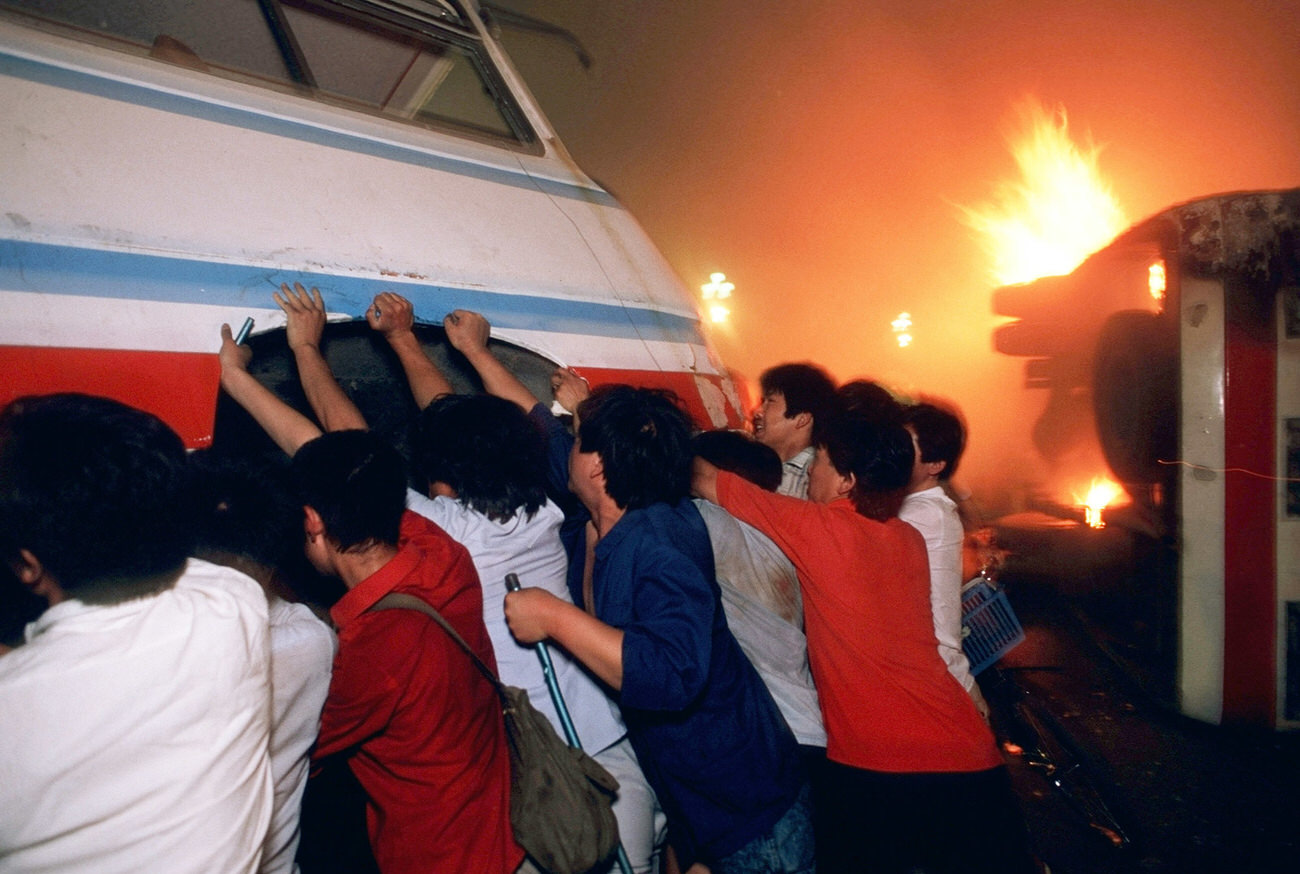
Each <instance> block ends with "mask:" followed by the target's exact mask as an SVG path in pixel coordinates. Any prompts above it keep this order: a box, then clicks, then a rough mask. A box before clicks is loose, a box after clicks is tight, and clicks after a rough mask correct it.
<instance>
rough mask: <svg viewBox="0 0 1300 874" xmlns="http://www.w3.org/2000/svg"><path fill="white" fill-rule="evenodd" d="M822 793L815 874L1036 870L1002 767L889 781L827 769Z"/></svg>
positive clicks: (876, 774) (1021, 873)
mask: <svg viewBox="0 0 1300 874" xmlns="http://www.w3.org/2000/svg"><path fill="white" fill-rule="evenodd" d="M820 788H821V792H820V793H819V795H820V797H819V798H818V799H817V800H818V802H819V806H818V810H817V821H818V824H819V825H820V826H821V827H822V831H821V833H819V834H818V842H817V849H818V853H819V855H818V859H817V870H818V871H819V872H820V874H862V872H872V874H876V872H880V874H894V872H909V871H912V870H914V869H917V868H920V869H922V870H924V871H926V872H927V874H947V872H953V874H972V872H985V874H1032V872H1034V871H1035V870H1036V866H1035V864H1034V862H1033V858H1032V856H1031V855H1030V853H1029V846H1028V839H1027V835H1026V833H1025V826H1024V820H1023V818H1022V817H1021V814H1020V808H1019V805H1018V804H1017V801H1016V796H1015V793H1014V792H1013V791H1012V789H1011V779H1010V776H1009V775H1008V773H1007V769H1006V768H1004V767H998V768H993V769H991V770H988V771H975V772H972V773H904V774H895V773H885V772H881V771H867V770H864V769H861V768H851V767H849V766H847V765H842V764H839V763H837V762H831V761H828V762H827V763H826V765H825V767H824V769H823V771H822V780H821V787H820Z"/></svg>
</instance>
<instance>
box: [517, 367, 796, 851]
mask: <svg viewBox="0 0 1300 874" xmlns="http://www.w3.org/2000/svg"><path fill="white" fill-rule="evenodd" d="M577 422H578V427H577V439H576V441H575V443H574V446H573V450H572V452H571V454H570V456H569V486H570V488H571V490H572V491H573V493H574V494H576V495H577V496H578V498H579V500H581V502H582V504H583V505H584V506H585V507H586V509H587V510H588V511H589V512H590V514H591V519H592V523H593V525H594V526H595V529H596V533H597V535H598V537H599V539H598V541H597V543H596V546H595V554H594V564H593V568H592V595H593V597H592V603H591V604H590V607H591V609H592V610H593V611H594V615H591V614H588V613H586V612H584V611H583V610H582V609H581V608H578V607H575V606H574V605H573V604H570V603H567V602H565V601H563V600H561V599H559V598H556V597H554V596H553V595H551V594H549V593H547V592H544V591H542V590H539V589H523V590H521V591H519V592H515V593H512V594H510V595H508V596H507V597H506V619H507V621H508V622H509V624H510V628H511V631H512V632H513V633H514V634H515V636H516V637H517V638H518V639H519V640H520V641H521V642H524V643H535V642H537V641H539V640H546V639H550V640H553V641H554V642H555V643H557V644H559V645H560V646H563V647H564V648H565V649H567V650H568V651H569V652H570V653H572V654H573V655H574V656H575V657H576V658H578V659H579V660H580V661H582V662H583V663H584V664H585V665H586V666H587V667H588V668H589V669H590V670H591V671H592V672H593V673H594V674H595V675H596V676H597V677H599V678H600V679H601V680H603V681H604V682H605V683H606V684H608V685H609V686H610V687H611V688H612V689H615V690H617V691H618V692H619V696H620V704H621V706H622V709H623V716H624V719H625V720H626V722H627V726H628V732H629V736H630V737H631V739H632V744H633V746H634V748H635V749H636V753H637V757H638V758H639V759H640V760H641V765H642V768H643V769H644V770H645V773H646V776H647V777H648V778H649V780H650V782H651V784H652V785H653V786H654V788H655V791H656V793H657V794H658V795H659V799H660V802H661V803H662V804H663V807H664V810H665V811H666V812H667V814H668V825H669V841H670V843H671V844H672V845H673V847H674V849H675V850H676V853H677V858H678V862H679V864H680V866H681V868H682V869H683V870H685V869H686V868H688V867H690V866H691V865H692V864H694V863H695V862H697V861H699V862H703V863H704V864H706V865H708V867H709V868H710V869H711V870H712V871H713V872H714V874H739V872H745V874H749V872H754V874H759V872H764V874H766V872H772V874H778V872H779V874H796V872H798V874H803V872H812V871H813V870H814V869H815V861H814V852H813V835H812V824H811V809H810V801H809V792H808V787H807V778H806V776H805V773H804V771H803V767H802V764H801V761H800V757H799V750H798V744H797V742H796V741H795V738H794V735H793V734H792V733H791V731H790V729H789V727H788V726H787V725H786V723H785V720H784V719H783V718H782V716H781V713H780V711H779V710H778V709H777V707H776V704H775V703H774V702H773V701H772V697H771V695H770V694H769V693H768V691H767V689H766V687H765V686H764V685H763V681H762V680H761V679H760V678H759V675H758V673H757V672H756V671H755V670H754V668H753V666H752V665H751V664H750V663H749V661H748V660H747V659H746V658H745V656H744V654H743V652H742V651H741V649H740V646H739V644H737V643H736V640H735V638H734V637H732V635H731V632H730V631H729V630H728V629H727V623H726V619H725V618H724V614H723V611H722V604H721V594H720V590H719V588H718V584H717V581H716V579H715V577H714V568H713V552H712V547H711V545H710V542H709V535H708V530H707V529H706V528H705V526H704V521H703V519H702V518H701V517H700V514H699V512H698V511H697V510H696V509H695V506H694V505H693V504H692V502H691V500H690V498H689V494H688V493H689V488H690V479H691V459H692V452H691V444H690V437H691V422H690V419H689V418H688V417H687V416H686V414H685V413H684V412H682V410H681V409H680V408H679V407H678V406H677V405H676V403H674V399H673V398H672V397H671V395H669V394H667V393H665V392H660V391H656V390H652V389H642V388H633V387H631V386H624V385H616V386H602V387H600V388H597V389H595V390H593V391H592V393H591V395H590V396H589V397H588V398H587V399H586V400H585V401H583V402H582V404H581V405H579V407H578V410H577Z"/></svg>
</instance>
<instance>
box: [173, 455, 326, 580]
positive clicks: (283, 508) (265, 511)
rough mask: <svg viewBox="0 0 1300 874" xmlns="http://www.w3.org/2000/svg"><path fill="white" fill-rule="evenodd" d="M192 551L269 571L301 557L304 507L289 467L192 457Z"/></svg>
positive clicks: (238, 459)
mask: <svg viewBox="0 0 1300 874" xmlns="http://www.w3.org/2000/svg"><path fill="white" fill-rule="evenodd" d="M189 482H190V488H189V491H190V500H191V502H192V506H193V508H194V522H195V540H194V549H195V553H196V554H197V555H199V556H200V557H207V556H208V555H221V554H225V555H231V556H241V557H243V558H246V559H248V560H250V561H253V562H256V563H257V564H259V565H262V566H263V567H265V568H266V569H267V570H269V571H273V570H276V569H279V568H282V567H285V566H287V565H291V564H296V561H295V557H296V556H299V555H301V554H302V538H303V528H302V503H301V502H300V501H299V500H298V495H297V493H296V491H295V489H294V486H293V480H292V478H291V477H290V475H289V469H288V465H286V464H276V463H273V462H271V461H267V460H260V459H259V460H253V459H246V458H233V457H223V456H220V455H218V454H216V453H214V452H213V450H211V449H201V450H198V451H196V452H192V453H190V457H189Z"/></svg>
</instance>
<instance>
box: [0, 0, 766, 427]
mask: <svg viewBox="0 0 1300 874" xmlns="http://www.w3.org/2000/svg"><path fill="white" fill-rule="evenodd" d="M121 5H122V6H123V7H125V6H136V5H146V4H121ZM153 5H157V6H159V7H168V8H166V9H162V11H154V10H151V11H150V12H149V13H140V14H138V16H137V17H142V18H143V17H150V16H152V17H156V18H157V19H159V20H161V21H163V22H164V25H162V26H168V27H174V28H175V29H176V31H179V33H177V32H175V31H169V32H168V33H165V34H163V33H160V34H159V39H158V40H156V41H155V43H154V44H153V45H150V44H149V43H148V42H147V39H148V33H147V32H146V33H145V36H144V37H140V36H138V35H136V36H132V35H131V34H130V33H128V34H127V36H126V37H123V36H121V35H120V34H108V35H105V33H104V32H102V31H101V30H99V29H98V28H99V27H100V25H99V24H98V23H97V22H99V21H100V17H96V13H95V10H94V7H97V6H98V7H104V8H105V9H106V10H109V11H107V12H104V14H103V16H102V18H104V19H108V18H112V17H113V16H115V15H116V16H118V17H121V16H122V15H123V14H124V13H123V12H122V10H121V9H120V8H118V6H117V4H112V3H102V2H101V3H93V2H88V0H83V2H76V0H64V2H59V0H50V2H14V0H3V2H0V373H3V374H4V377H3V380H0V403H4V402H7V401H8V400H10V399H12V398H14V397H17V396H20V395H24V394H31V393H43V392H50V391H65V390H77V391H88V392H93V393H98V394H105V395H109V396H113V397H117V398H119V399H122V400H124V401H126V402H128V403H132V404H135V405H137V406H140V407H143V408H145V409H149V410H151V411H153V412H155V413H157V414H158V415H160V416H161V417H162V418H163V419H164V420H166V421H167V422H169V424H171V425H172V426H173V427H175V428H176V429H177V430H178V431H179V432H180V433H181V435H182V437H183V438H184V439H185V440H186V442H187V443H188V444H189V445H191V446H200V445H203V444H204V443H206V442H207V441H209V440H210V439H211V435H212V429H213V417H214V410H215V406H216V396H217V392H218V385H217V374H218V370H217V363H216V356H215V352H216V350H217V348H218V346H219V330H218V329H219V326H220V325H221V324H222V323H223V322H228V323H230V324H231V325H232V326H233V327H235V328H236V329H237V328H238V327H239V325H240V324H241V323H242V322H243V321H244V319H245V317H247V316H252V317H253V318H254V320H255V323H256V328H255V330H254V335H256V334H258V333H262V332H265V331H267V330H271V329H277V328H280V327H282V326H283V323H284V322H283V316H282V314H281V313H280V311H279V310H278V309H277V308H276V307H275V305H274V302H273V301H272V299H271V293H272V291H273V290H274V289H275V288H277V287H278V286H279V285H280V283H282V282H289V283H292V282H301V283H303V284H304V285H307V286H313V285H314V286H318V287H319V288H320V289H321V291H322V293H323V294H324V295H325V299H326V303H327V306H328V307H329V309H330V311H331V314H332V315H333V316H335V317H337V318H339V319H356V318H359V317H361V316H362V314H363V313H364V311H365V309H366V307H367V305H368V304H369V302H370V300H371V298H372V297H373V296H374V295H375V294H376V293H377V292H379V291H382V290H389V289H391V290H394V291H397V292H399V293H401V294H403V295H405V296H407V297H409V298H410V299H411V300H412V301H413V302H414V304H415V310H416V314H417V318H418V319H420V320H421V321H423V322H428V323H433V324H438V323H440V322H441V319H442V316H443V315H444V314H445V313H446V312H448V311H450V310H452V309H455V308H458V307H459V308H466V309H473V310H477V311H480V312H482V313H484V314H485V315H487V316H488V318H489V319H490V320H491V322H492V324H493V326H494V337H496V338H498V339H500V340H504V341H507V342H509V343H512V344H515V345H517V346H520V347H523V348H524V349H527V350H531V351H532V352H535V353H537V354H538V355H540V356H542V357H543V358H545V359H547V360H548V361H551V362H554V363H556V364H559V365H565V366H572V367H575V368H577V369H578V370H579V371H580V372H581V373H583V375H585V376H587V377H588V378H589V379H591V381H592V382H593V383H600V382H613V381H621V382H633V383H639V384H643V385H655V386H662V387H667V388H671V389H673V390H674V391H676V392H677V393H678V394H679V395H680V396H681V397H682V398H683V399H684V400H685V401H686V403H687V405H688V406H689V407H690V408H691V409H692V412H693V413H694V414H695V416H696V418H697V419H698V420H699V421H700V424H702V425H709V424H712V425H724V424H735V423H737V422H739V421H740V419H741V416H742V411H741V410H740V403H739V399H738V397H737V395H736V393H735V388H734V386H733V384H732V383H731V381H730V379H729V378H728V377H727V375H726V373H725V371H724V370H723V368H722V367H721V366H720V364H719V362H718V360H717V358H716V356H714V355H713V354H712V352H711V351H710V348H709V345H708V342H707V339H706V338H705V336H704V334H703V331H702V328H701V320H700V316H699V311H698V309H697V307H696V305H695V304H694V303H693V299H692V297H691V295H690V294H689V293H688V292H687V291H686V289H685V287H684V286H683V285H682V283H681V282H680V280H678V279H677V278H676V277H675V276H674V275H673V273H672V271H671V269H670V268H669V267H668V265H667V263H666V262H665V260H664V259H663V257H662V256H661V255H660V254H659V252H658V251H657V250H656V249H655V247H654V246H653V244H652V243H651V242H650V241H649V239H648V238H647V237H646V235H645V234H644V232H643V231H642V230H641V229H640V227H639V226H638V225H637V223H636V222H635V220H634V219H633V218H632V216H631V215H629V213H628V212H627V211H626V210H625V209H624V208H623V207H621V206H620V205H619V204H618V203H617V202H616V201H615V200H614V199H613V198H612V197H611V196H610V195H609V194H608V193H606V192H605V191H604V190H602V189H601V188H600V187H599V186H598V185H596V184H595V183H594V182H592V181H591V180H590V179H588V178H587V177H586V176H585V175H584V174H583V173H582V172H581V171H580V170H578V168H577V167H576V166H575V165H574V164H573V162H572V160H571V159H570V158H569V157H568V155H567V154H566V153H565V151H564V149H563V147H562V146H561V145H560V144H559V142H558V140H557V138H556V137H555V134H554V132H553V131H552V130H551V128H550V126H549V124H548V123H547V121H546V119H545V118H544V117H543V116H542V114H541V112H540V111H539V110H538V109H537V106H536V105H535V102H534V101H533V99H532V97H531V95H529V93H528V92H527V89H526V88H525V87H524V86H523V84H522V82H521V81H520V79H519V77H518V75H517V73H516V72H515V71H514V70H513V68H512V67H511V65H510V63H509V61H508V60H507V59H506V57H505V56H504V54H503V53H502V51H501V49H500V47H499V45H498V44H497V42H496V41H495V40H494V38H493V37H492V36H491V35H490V33H489V31H488V28H486V27H485V26H484V23H483V19H482V17H481V15H480V11H479V10H478V9H477V8H476V7H475V6H473V5H469V4H460V5H458V6H455V7H448V6H447V5H446V4H441V3H436V2H428V3H423V2H417V0H407V2H365V0H337V2H307V0H211V2H205V3H201V4H193V3H183V2H173V3H167V2H159V3H157V4H153ZM170 7H176V9H171V8H170ZM191 7H194V8H199V9H204V10H206V11H211V10H212V9H214V8H216V9H218V14H219V15H220V16H222V21H223V24H222V25H221V27H220V28H219V31H220V32H219V33H217V34H216V35H215V36H213V35H211V34H209V37H210V38H212V39H215V40H216V43H217V44H218V48H220V45H219V44H220V42H221V40H222V39H225V40H228V41H229V40H239V39H242V38H243V37H244V36H245V35H247V34H246V31H247V32H248V33H251V32H252V31H253V30H255V27H254V25H256V24H257V23H258V22H259V21H262V20H263V19H262V18H259V17H258V16H264V15H269V14H271V13H276V14H279V15H281V16H285V15H286V13H287V17H288V18H289V20H290V21H291V22H296V24H295V28H294V30H295V31H296V33H295V34H294V38H295V39H296V40H297V41H298V42H299V43H303V44H304V45H302V46H301V47H298V46H295V48H300V50H301V51H303V52H304V53H305V58H306V60H308V61H310V60H312V59H313V55H312V53H313V51H315V53H316V54H315V57H316V58H323V59H324V64H325V66H326V67H327V68H328V67H329V66H330V65H331V64H334V63H335V62H336V61H337V59H338V57H339V52H338V51H335V49H337V48H339V47H340V46H343V47H344V48H352V49H357V50H359V51H362V54H363V55H367V54H368V55H370V57H363V58H361V62H360V63H357V64H355V65H354V66H353V68H349V69H344V70H342V71H333V70H329V69H326V70H325V75H320V76H319V78H320V79H321V80H324V79H326V78H327V77H328V76H335V77H336V78H339V77H343V79H345V78H346V76H348V75H351V73H350V72H349V70H350V69H355V70H364V71H368V70H370V68H371V66H374V67H380V68H382V67H384V66H385V65H386V64H388V63H389V62H390V61H396V60H399V59H396V58H391V59H390V58H388V57H387V55H390V54H394V53H398V54H400V52H401V51H405V52H406V53H407V54H409V55H410V57H409V58H406V59H404V60H401V62H402V63H404V64H405V65H406V66H405V67H404V68H403V71H402V74H401V75H400V76H398V77H396V78H394V83H395V84H391V85H390V84H389V83H378V84H377V85H375V86H374V87H376V88H378V89H380V90H381V91H382V92H383V97H382V100H380V99H375V100H370V101H369V103H367V102H366V99H352V98H351V97H349V96H346V95H345V96H344V97H340V96H338V94H337V90H338V89H335V91H336V93H334V94H333V95H331V94H329V93H324V92H325V91H327V90H328V86H321V87H319V88H318V87H316V86H315V84H314V83H313V84H312V85H310V86H309V85H306V84H304V83H303V82H302V81H301V77H299V80H298V81H288V80H287V79H286V78H285V77H280V78H277V77H276V76H273V75H265V74H263V73H260V72H258V71H253V72H249V71H248V69H247V66H248V65H244V68H243V69H238V68H231V67H229V66H221V64H219V63H217V62H214V61H212V60H210V59H209V55H208V51H207V50H206V49H205V48H204V40H205V39H207V38H209V37H204V36H203V35H202V34H199V36H195V35H194V33H193V28H192V27H191V23H189V22H187V21H185V20H184V18H185V15H186V14H188V11H190V9H191ZM225 7H230V9H229V10H227V9H225ZM69 8H70V9H71V11H68V9H69ZM50 9H54V12H51V11H50ZM444 9H446V10H447V11H448V12H449V13H454V15H448V17H449V18H452V19H453V24H452V25H448V26H447V28H446V30H447V33H448V34H450V35H451V36H452V37H454V38H455V39H454V42H456V44H457V45H458V46H460V48H459V49H457V51H458V52H459V54H456V53H455V52H448V53H447V55H446V57H444V56H442V55H439V54H438V51H439V47H438V44H437V43H438V39H440V37H439V36H438V34H439V28H440V27H442V26H443V25H442V24H441V23H440V20H439V18H440V16H442V15H443V10H444ZM88 10H89V11H88ZM177 10H179V11H177ZM230 10H234V11H233V12H232V11H230ZM235 12H238V13H239V15H235V14H234V13H235ZM36 13H39V16H38V15H36ZM195 14H196V15H199V14H201V13H195ZM168 16H170V18H169V17H168ZM52 18H53V19H57V20H54V21H51V20H50V19H52ZM83 19H84V20H83ZM357 21H360V22H362V24H363V25H364V27H360V28H358V26H357ZM87 22H90V23H89V24H88V23H87ZM241 22H243V23H241ZM376 22H378V24H376ZM127 25H131V26H134V24H133V23H132V22H127V24H123V25H110V26H111V27H117V29H118V30H119V31H121V30H122V29H123V28H126V27H127ZM151 26H153V25H151ZM317 30H319V31H320V33H316V32H315V31H317ZM372 32H377V33H378V34H379V36H378V37H372ZM321 34H324V36H322V35H321ZM349 34H351V35H352V36H355V35H357V34H360V36H359V37H358V40H359V43H358V45H356V46H353V45H351V44H350V43H349V42H348V41H349V40H350V39H351V37H350V36H349ZM430 34H432V36H431V37H430V36H429V35H430ZM394 35H395V36H394ZM389 37H392V38H391V39H388V38H389ZM372 38H373V39H377V40H379V43H377V44H376V46H370V45H369V43H368V42H367V40H371V39H372ZM258 39H259V40H260V41H261V42H263V43H267V44H270V43H268V42H267V41H268V39H269V37H267V36H266V35H265V34H258ZM384 39H388V41H387V42H384ZM329 40H335V41H334V42H330V41H329ZM421 40H424V42H421ZM195 43H198V44H197V45H196V44H195ZM313 45H318V46H319V48H317V49H313ZM177 46H179V47H180V48H179V53H178V52H177V51H175V49H176V47H177ZM326 49H328V50H329V51H325V50H326ZM236 53H237V52H236ZM160 57H162V58H169V59H170V60H163V59H160ZM447 57H449V58H450V60H447V59H446V58H447ZM372 58H373V59H375V60H374V63H373V65H372V64H370V63H369V61H370V60H371V59H372ZM466 58H470V59H471V61H472V62H466V60H465V59H466ZM457 64H459V67H457V66H456V65H457ZM236 67H238V65H236ZM468 68H474V69H473V70H471V71H470V73H465V70H466V69H468ZM448 69H450V70H451V72H450V74H449V73H448ZM457 70H459V71H460V72H457ZM319 72H320V71H318V74H319ZM473 72H477V73H478V75H479V76H480V77H483V78H484V81H486V82H487V83H488V85H489V86H490V88H492V89H495V92H496V93H495V97H496V99H497V101H498V104H499V103H500V102H501V101H506V102H508V103H509V106H508V107H507V108H506V110H505V111H503V112H502V116H503V117H504V118H505V120H504V121H501V120H500V119H498V118H496V117H495V116H494V117H492V118H489V119H488V120H487V122H486V123H480V119H481V118H484V117H486V116H484V114H483V113H484V110H482V109H481V108H475V107H471V108H470V109H469V110H468V114H467V117H468V119H469V120H468V121H463V120H462V121H457V120H455V119H453V120H452V121H450V122H447V121H446V115H445V113H443V110H441V109H438V110H436V111H434V110H430V111H429V112H427V113H426V112H425V109H424V107H427V106H432V105H433V104H434V100H435V99H436V98H431V97H429V95H430V94H432V93H434V92H435V91H437V89H438V88H440V87H441V84H442V82H443V80H444V78H445V79H446V80H447V81H451V79H452V78H453V77H454V76H461V78H462V79H464V78H465V76H467V75H472V73H473ZM343 79H341V81H342V80H343ZM461 84H462V85H463V82H462V83H461ZM344 87H345V88H348V87H351V86H350V85H349V84H348V83H347V82H346V81H345V82H344ZM359 87H360V86H358V88H359ZM366 87H370V86H366ZM384 89H387V90H384ZM471 90H473V89H471ZM471 97H472V98H473V99H475V100H477V99H479V98H481V97H482V94H481V93H478V92H475V93H473V94H471ZM422 113H424V114H423V115H422ZM475 113H479V115H477V116H476V115H475ZM487 115H491V113H487ZM512 131H513V132H512Z"/></svg>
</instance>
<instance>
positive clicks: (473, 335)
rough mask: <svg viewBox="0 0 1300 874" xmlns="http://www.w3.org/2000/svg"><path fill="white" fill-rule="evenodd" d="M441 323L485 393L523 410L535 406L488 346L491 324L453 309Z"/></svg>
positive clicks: (514, 377) (478, 316) (470, 313)
mask: <svg viewBox="0 0 1300 874" xmlns="http://www.w3.org/2000/svg"><path fill="white" fill-rule="evenodd" d="M442 326H443V327H444V328H445V329H446V330H447V340H448V342H450V343H451V345H452V346H454V347H455V348H456V349H457V350H459V351H460V353H461V354H462V355H464V356H465V357H466V358H467V359H469V363H470V365H471V366H472V367H473V368H474V369H475V370H476V371H478V375H479V379H481V380H483V387H484V388H485V389H487V392H488V394H490V395H496V396H497V397H499V398H505V399H506V400H508V401H511V402H513V403H516V404H518V405H519V406H520V407H522V408H523V411H524V412H525V413H526V412H528V411H529V410H531V409H532V408H533V407H535V406H536V405H537V402H538V401H537V397H536V396H535V395H534V394H533V393H532V392H531V391H529V390H528V387H527V386H525V385H524V384H523V383H522V382H520V381H519V379H518V378H517V377H516V376H515V375H514V374H513V373H511V372H510V371H509V370H508V369H506V366H505V365H504V364H502V363H501V362H500V361H498V360H497V357H496V356H495V355H493V354H492V351H491V350H490V349H488V337H490V336H491V334H492V326H491V325H489V324H488V320H487V319H485V318H483V316H481V315H479V314H478V313H475V312H471V311H469V310H453V311H452V312H451V313H450V314H448V316H447V317H446V318H445V319H443V320H442Z"/></svg>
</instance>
